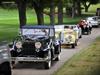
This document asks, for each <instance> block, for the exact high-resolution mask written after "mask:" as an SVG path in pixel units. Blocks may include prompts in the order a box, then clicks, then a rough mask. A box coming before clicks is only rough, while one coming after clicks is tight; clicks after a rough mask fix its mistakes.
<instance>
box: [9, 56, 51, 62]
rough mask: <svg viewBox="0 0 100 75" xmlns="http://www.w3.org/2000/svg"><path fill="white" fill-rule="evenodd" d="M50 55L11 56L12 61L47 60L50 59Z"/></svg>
mask: <svg viewBox="0 0 100 75" xmlns="http://www.w3.org/2000/svg"><path fill="white" fill-rule="evenodd" d="M50 60H51V59H49V58H48V57H46V58H38V57H11V61H33V62H45V61H50Z"/></svg>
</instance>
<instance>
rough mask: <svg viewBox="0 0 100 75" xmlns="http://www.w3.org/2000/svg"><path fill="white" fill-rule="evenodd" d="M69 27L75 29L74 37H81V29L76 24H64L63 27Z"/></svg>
mask: <svg viewBox="0 0 100 75" xmlns="http://www.w3.org/2000/svg"><path fill="white" fill-rule="evenodd" d="M66 26H67V28H71V29H73V30H74V31H75V37H76V39H77V40H78V39H79V38H82V30H81V28H80V27H79V26H78V25H65V28H66Z"/></svg>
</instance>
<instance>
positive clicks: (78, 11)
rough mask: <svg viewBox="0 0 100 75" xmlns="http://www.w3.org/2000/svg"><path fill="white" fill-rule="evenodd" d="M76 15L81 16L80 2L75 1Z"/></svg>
mask: <svg viewBox="0 0 100 75" xmlns="http://www.w3.org/2000/svg"><path fill="white" fill-rule="evenodd" d="M77 15H78V16H80V15H81V3H80V0H77Z"/></svg>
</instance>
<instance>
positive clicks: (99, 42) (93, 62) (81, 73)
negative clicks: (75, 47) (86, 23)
mask: <svg viewBox="0 0 100 75" xmlns="http://www.w3.org/2000/svg"><path fill="white" fill-rule="evenodd" d="M53 75H100V37H99V38H97V39H96V41H95V42H94V43H93V44H91V45H90V46H89V47H88V48H87V49H85V50H82V51H81V52H79V53H77V54H76V55H74V56H73V57H72V58H71V59H70V60H69V61H67V62H66V63H65V64H64V65H63V66H62V67H61V68H60V69H59V70H58V71H57V72H55V73H54V74H53Z"/></svg>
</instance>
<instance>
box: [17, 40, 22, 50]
mask: <svg viewBox="0 0 100 75" xmlns="http://www.w3.org/2000/svg"><path fill="white" fill-rule="evenodd" d="M16 47H17V48H18V49H20V48H22V42H21V41H18V42H16Z"/></svg>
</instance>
